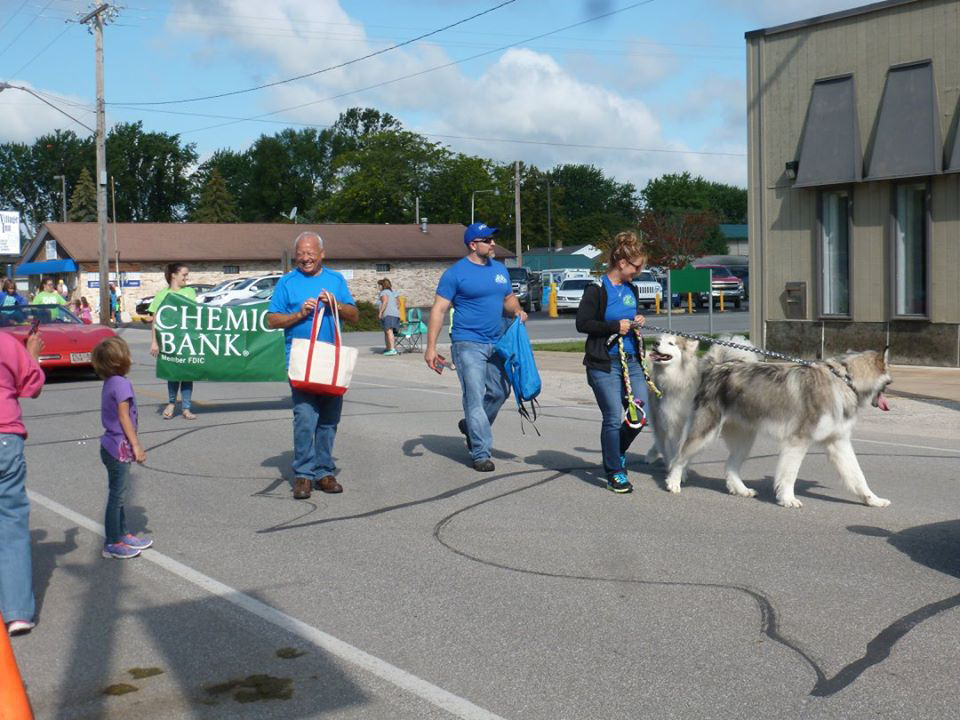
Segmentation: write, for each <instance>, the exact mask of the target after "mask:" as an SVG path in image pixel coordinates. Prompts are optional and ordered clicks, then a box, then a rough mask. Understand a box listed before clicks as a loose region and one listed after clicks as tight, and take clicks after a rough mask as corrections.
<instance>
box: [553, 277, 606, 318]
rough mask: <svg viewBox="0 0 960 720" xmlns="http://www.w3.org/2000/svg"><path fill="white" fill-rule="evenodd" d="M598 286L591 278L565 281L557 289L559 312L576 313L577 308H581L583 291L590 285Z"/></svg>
mask: <svg viewBox="0 0 960 720" xmlns="http://www.w3.org/2000/svg"><path fill="white" fill-rule="evenodd" d="M596 284H597V281H596V280H594V279H593V278H589V277H586V278H571V279H570V280H564V281H563V282H562V283H560V287H558V288H557V312H558V313H563V312H568V311H573V312H576V311H577V308H578V307H580V299H581V298H582V297H583V291H584V290H585V289H586V288H587V287H589V286H590V285H596Z"/></svg>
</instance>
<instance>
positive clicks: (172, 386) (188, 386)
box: [167, 380, 193, 411]
mask: <svg viewBox="0 0 960 720" xmlns="http://www.w3.org/2000/svg"><path fill="white" fill-rule="evenodd" d="M178 389H179V390H180V398H181V400H183V410H184V411H186V410H189V409H190V398H191V397H193V381H192V380H189V381H184V382H180V381H178V380H167V397H168V398H169V399H170V404H171V405H176V404H177V390H178Z"/></svg>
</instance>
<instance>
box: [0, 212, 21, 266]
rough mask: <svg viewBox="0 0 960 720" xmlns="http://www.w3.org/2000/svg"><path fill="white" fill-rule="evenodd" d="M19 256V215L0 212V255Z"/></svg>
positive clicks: (17, 213)
mask: <svg viewBox="0 0 960 720" xmlns="http://www.w3.org/2000/svg"><path fill="white" fill-rule="evenodd" d="M19 254H20V213H19V212H12V211H11V212H8V211H6V210H5V211H3V212H0V255H19Z"/></svg>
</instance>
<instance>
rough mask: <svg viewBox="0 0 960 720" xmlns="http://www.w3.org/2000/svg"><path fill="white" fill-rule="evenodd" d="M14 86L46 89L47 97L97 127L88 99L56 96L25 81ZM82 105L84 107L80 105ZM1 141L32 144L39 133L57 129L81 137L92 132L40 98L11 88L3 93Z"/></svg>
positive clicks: (33, 89) (79, 118)
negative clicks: (71, 132) (68, 131)
mask: <svg viewBox="0 0 960 720" xmlns="http://www.w3.org/2000/svg"><path fill="white" fill-rule="evenodd" d="M11 84H13V85H18V86H21V87H25V88H28V89H30V90H32V91H34V92H43V94H44V96H45V99H46V100H47V101H48V102H49V103H51V104H52V105H55V106H57V107H61V108H62V109H63V110H64V111H65V112H67V113H69V114H70V115H72V116H73V117H75V118H77V119H78V120H80V121H81V122H83V123H84V124H85V125H88V126H90V127H95V126H96V123H97V121H96V116H95V115H94V114H93V113H91V112H90V111H89V110H88V109H87V102H86V101H85V99H84V98H76V97H70V96H64V95H57V96H56V97H54V96H51V95H49V94H48V93H46V92H44V91H42V90H41V89H39V88H34V87H32V86H30V85H29V84H28V83H25V82H17V81H15V82H13V83H11ZM76 106H82V107H76ZM0 118H2V119H0V142H22V143H32V142H33V141H34V140H36V139H37V138H38V137H39V136H41V135H44V134H45V133H50V132H53V131H54V130H56V129H58V128H59V129H63V130H73V131H74V132H75V133H76V134H77V135H79V136H80V137H85V136H86V135H89V134H90V131H89V130H87V129H85V128H83V127H82V126H80V125H78V124H77V123H75V122H73V121H72V120H70V118H68V117H66V116H65V115H64V114H63V113H61V112H59V111H57V110H56V109H54V108H53V107H50V105H48V104H46V103H44V102H43V101H41V100H39V99H38V98H36V97H35V96H33V95H31V94H30V93H28V92H26V91H24V90H18V89H16V88H8V89H6V90H4V91H3V92H0Z"/></svg>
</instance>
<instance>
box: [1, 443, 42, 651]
mask: <svg viewBox="0 0 960 720" xmlns="http://www.w3.org/2000/svg"><path fill="white" fill-rule="evenodd" d="M26 485H27V461H26V460H24V458H23V438H22V437H20V436H19V435H11V434H9V433H0V612H2V613H3V619H4V621H5V622H10V621H11V620H24V621H27V622H30V621H32V620H33V615H34V612H36V607H35V605H34V601H33V565H32V561H31V558H30V501H29V500H28V499H27V487H26ZM0 632H6V630H4V629H2V628H0Z"/></svg>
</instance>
